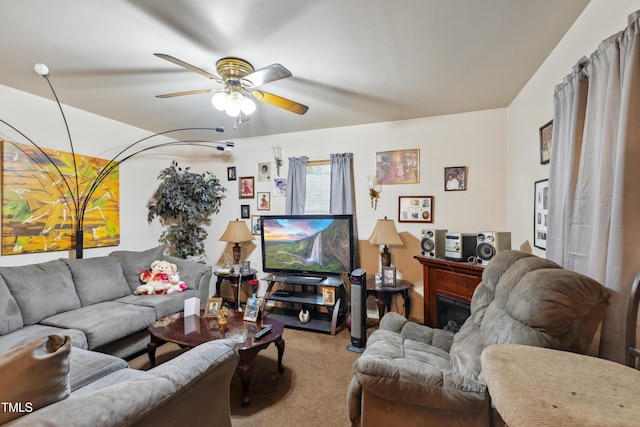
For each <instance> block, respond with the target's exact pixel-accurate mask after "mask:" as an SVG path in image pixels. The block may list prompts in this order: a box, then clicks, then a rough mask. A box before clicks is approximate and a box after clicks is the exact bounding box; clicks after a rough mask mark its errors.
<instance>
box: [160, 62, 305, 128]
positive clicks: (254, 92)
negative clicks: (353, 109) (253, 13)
mask: <svg viewBox="0 0 640 427" xmlns="http://www.w3.org/2000/svg"><path fill="white" fill-rule="evenodd" d="M154 55H155V56H157V57H158V58H162V59H164V60H166V61H169V62H172V63H174V64H176V65H179V66H181V67H183V68H186V69H187V70H189V71H193V72H195V73H198V74H200V75H202V76H204V77H206V78H208V79H210V80H213V81H215V82H216V83H219V84H221V85H223V87H222V88H220V89H200V90H189V91H186V92H177V93H168V94H165V95H156V97H157V98H172V97H174V96H183V95H194V94H198V93H207V92H215V94H214V96H213V98H212V99H211V102H212V103H213V105H214V107H216V108H217V109H218V110H221V111H222V110H224V111H226V113H227V114H228V115H230V116H233V117H237V116H239V115H240V114H244V115H249V114H251V113H252V112H253V111H255V104H254V103H253V101H251V99H255V100H258V101H261V102H265V103H267V104H270V105H273V106H275V107H279V108H283V109H285V110H288V111H291V112H293V113H296V114H304V113H306V112H307V110H308V109H309V107H307V106H306V105H303V104H300V103H298V102H295V101H292V100H290V99H286V98H283V97H281V96H278V95H274V94H272V93H269V92H265V91H263V90H258V89H256V88H257V87H259V86H262V85H264V84H267V83H270V82H273V81H276V80H280V79H286V78H288V77H291V75H292V74H291V72H290V71H289V70H287V69H286V68H285V67H283V66H282V65H280V64H272V65H269V66H268V67H265V68H261V69H259V70H254V68H253V65H251V64H250V63H249V62H247V61H245V60H244V59H240V58H233V57H228V58H222V59H220V60H218V62H216V70H217V71H218V74H219V76H216V75H215V74H211V73H209V72H208V71H205V70H203V69H200V68H198V67H195V66H193V65H191V64H188V63H186V62H184V61H182V60H180V59H177V58H174V57H173V56H171V55H166V54H164V53H154Z"/></svg>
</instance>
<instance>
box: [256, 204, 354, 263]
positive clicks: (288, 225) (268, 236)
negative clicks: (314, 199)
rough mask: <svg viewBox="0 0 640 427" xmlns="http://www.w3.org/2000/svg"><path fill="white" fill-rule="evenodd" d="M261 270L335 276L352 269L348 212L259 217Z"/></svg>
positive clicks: (352, 244) (351, 219)
mask: <svg viewBox="0 0 640 427" xmlns="http://www.w3.org/2000/svg"><path fill="white" fill-rule="evenodd" d="M261 219H262V231H261V241H262V269H263V270H264V271H265V272H268V273H284V274H289V275H292V274H299V275H310V276H326V275H339V274H341V273H343V272H351V271H353V269H354V242H353V216H352V215H274V216H262V217H261Z"/></svg>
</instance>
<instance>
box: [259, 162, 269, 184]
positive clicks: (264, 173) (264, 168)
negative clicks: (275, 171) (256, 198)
mask: <svg viewBox="0 0 640 427" xmlns="http://www.w3.org/2000/svg"><path fill="white" fill-rule="evenodd" d="M258 181H271V162H263V163H258Z"/></svg>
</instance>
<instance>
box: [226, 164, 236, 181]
mask: <svg viewBox="0 0 640 427" xmlns="http://www.w3.org/2000/svg"><path fill="white" fill-rule="evenodd" d="M236 179H237V178H236V167H235V166H229V167H228V168H227V181H235V180H236Z"/></svg>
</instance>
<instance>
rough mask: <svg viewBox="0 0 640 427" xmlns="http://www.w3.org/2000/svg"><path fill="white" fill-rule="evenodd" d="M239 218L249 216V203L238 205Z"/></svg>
mask: <svg viewBox="0 0 640 427" xmlns="http://www.w3.org/2000/svg"><path fill="white" fill-rule="evenodd" d="M240 218H243V219H248V218H251V215H250V209H249V205H240Z"/></svg>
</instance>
